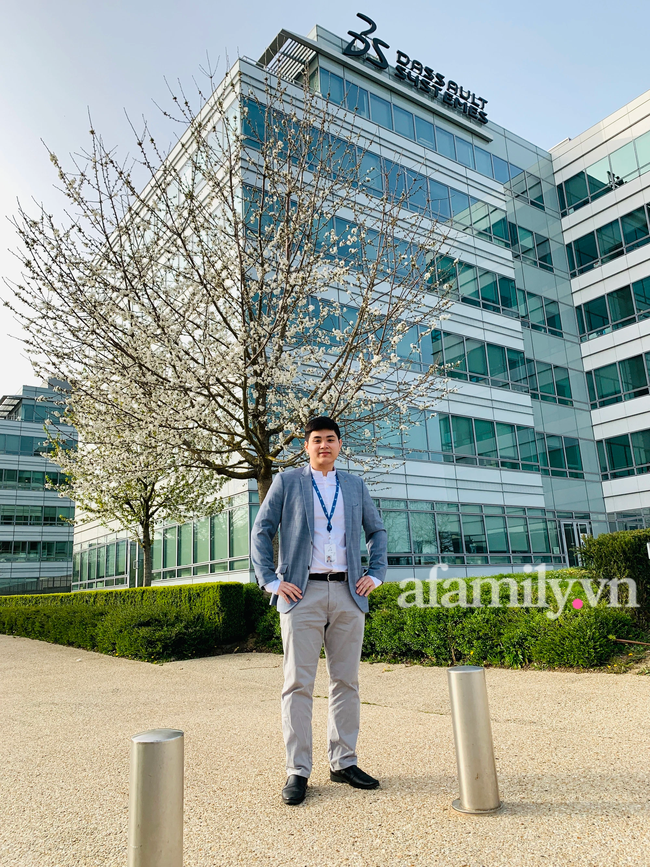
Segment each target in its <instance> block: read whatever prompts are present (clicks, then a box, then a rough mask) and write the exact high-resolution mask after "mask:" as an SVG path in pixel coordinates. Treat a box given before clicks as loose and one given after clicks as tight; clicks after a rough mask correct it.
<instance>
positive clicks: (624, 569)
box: [580, 529, 650, 625]
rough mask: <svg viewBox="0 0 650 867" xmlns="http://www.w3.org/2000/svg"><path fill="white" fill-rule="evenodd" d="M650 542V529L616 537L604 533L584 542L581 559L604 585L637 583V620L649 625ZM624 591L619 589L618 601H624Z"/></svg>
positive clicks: (626, 532) (621, 533)
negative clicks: (649, 557)
mask: <svg viewBox="0 0 650 867" xmlns="http://www.w3.org/2000/svg"><path fill="white" fill-rule="evenodd" d="M649 542H650V529H647V530H621V531H620V532H618V533H603V534H602V535H601V536H597V537H596V538H595V539H594V538H593V536H590V537H588V538H586V539H585V540H584V545H583V547H582V548H581V550H580V557H581V558H582V562H583V563H584V565H585V566H586V567H587V568H588V569H589V570H590V572H592V573H593V575H594V576H595V577H596V578H598V579H599V580H600V579H603V580H605V581H611V580H613V579H618V580H619V581H621V580H623V579H624V578H632V579H633V580H634V581H635V582H636V588H637V603H638V605H639V607H638V609H637V610H636V613H637V617H638V618H639V620H640V621H641V622H643V623H644V624H647V625H650V559H648V549H647V545H648V543H649ZM626 590H627V588H626V587H625V585H623V586H622V587H621V594H620V595H621V599H624V598H627V597H626Z"/></svg>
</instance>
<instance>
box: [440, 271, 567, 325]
mask: <svg viewBox="0 0 650 867" xmlns="http://www.w3.org/2000/svg"><path fill="white" fill-rule="evenodd" d="M434 279H435V282H436V283H437V284H439V285H444V284H449V285H450V286H451V297H452V298H457V299H458V300H459V301H460V302H461V303H462V304H470V305H472V306H474V307H481V308H483V309H484V310H491V311H492V312H494V313H501V314H502V315H503V316H510V317H512V318H516V319H520V320H521V323H522V325H524V326H525V327H526V328H532V329H534V330H535V331H543V332H545V333H546V334H552V335H553V336H555V337H563V336H564V333H563V327H562V319H563V317H564V318H565V319H566V318H567V317H569V316H570V317H571V318H573V316H574V313H573V307H571V306H570V305H568V304H562V305H560V303H559V302H558V301H556V300H553V299H551V298H545V297H544V296H542V295H536V294H535V293H533V292H527V291H526V290H525V289H520V288H518V287H517V285H516V283H515V281H514V279H513V278H512V277H508V276H506V275H504V274H496V273H495V272H494V271H489V270H487V269H486V268H478V267H475V266H474V265H470V264H469V263H467V262H461V261H458V262H456V261H455V260H454V259H451V258H450V257H449V256H437V257H436V260H435V278H434ZM561 308H563V309H562V310H561Z"/></svg>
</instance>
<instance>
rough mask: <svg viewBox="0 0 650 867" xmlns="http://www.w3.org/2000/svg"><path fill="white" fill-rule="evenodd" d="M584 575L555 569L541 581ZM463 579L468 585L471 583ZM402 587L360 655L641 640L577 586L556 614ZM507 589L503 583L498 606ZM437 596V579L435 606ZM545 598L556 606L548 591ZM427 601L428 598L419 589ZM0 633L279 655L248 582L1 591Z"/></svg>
mask: <svg viewBox="0 0 650 867" xmlns="http://www.w3.org/2000/svg"><path fill="white" fill-rule="evenodd" d="M616 535H618V534H616ZM587 575H588V573H586V572H584V571H580V570H559V571H556V572H552V573H549V575H548V576H547V577H548V578H559V579H560V580H565V579H576V578H585V577H586V576H587ZM494 577H495V578H514V579H515V580H516V581H517V582H519V583H520V582H521V581H523V580H524V579H526V578H531V577H532V578H533V587H535V586H536V585H535V581H536V576H535V575H534V574H533V575H532V576H531V575H524V574H518V575H500V576H494ZM463 580H464V581H465V583H466V584H470V583H471V581H472V580H473V579H471V578H470V579H463ZM412 586H413V585H412V584H411V585H410V587H412ZM562 586H563V587H566V585H565V584H563V585H562ZM408 589H409V586H407V587H406V588H402V587H400V586H399V585H398V584H395V583H387V584H385V585H383V586H382V587H380V588H378V589H377V590H375V591H374V592H373V593H372V594H371V596H370V599H369V602H370V612H369V614H368V617H367V620H366V633H365V639H364V645H363V656H364V658H365V659H383V660H391V661H402V662H407V661H408V662H424V663H432V664H435V665H450V664H462V663H465V664H467V663H478V664H487V665H500V666H506V667H513V668H518V667H521V666H525V665H538V666H545V667H571V668H574V667H578V668H593V667H598V666H601V665H604V664H606V663H607V662H609V661H610V660H611V658H612V657H613V656H615V655H617V654H620V653H621V650H622V647H621V645H620V644H617V643H615V642H613V641H612V640H611V639H610V638H609V636H610V635H616V637H618V638H632V639H635V638H641V640H644V635H645V633H644V632H643V628H642V624H640V623H639V622H638V619H636V618H635V614H634V609H628V608H618V609H617V608H610V607H608V605H607V599H604V600H601V602H600V603H599V604H598V605H597V606H596V607H594V608H592V607H591V605H589V604H588V602H587V599H586V598H585V592H584V589H583V588H582V587H581V586H580V585H577V584H576V585H575V586H574V588H573V591H572V592H571V593H570V595H569V598H568V602H567V605H566V607H565V609H564V612H563V613H562V614H561V615H560V616H559V617H558V618H557V619H556V620H551V619H549V618H548V617H547V616H546V614H545V612H544V610H543V609H539V608H523V607H522V608H508V607H505V606H501V607H495V608H491V607H488V603H489V602H490V588H489V587H483V590H482V599H481V601H482V607H479V608H462V607H460V606H459V607H454V608H447V607H444V606H440V607H432V608H418V607H415V606H413V607H409V608H402V607H400V605H399V604H398V598H399V597H400V595H401V594H403V593H404V592H405V590H408ZM507 589H508V588H507V587H506V586H502V587H501V588H500V591H501V592H500V595H501V602H502V603H505V602H506V601H507V600H508V593H507ZM444 592H446V591H444V590H443V588H442V587H441V586H440V585H439V586H438V602H440V599H441V597H442V594H443V593H444ZM468 597H471V591H470V588H469V587H468ZM574 598H582V599H583V600H584V602H585V605H584V606H583V607H582V609H581V610H575V609H574V608H573V607H572V606H571V601H572V600H573V599H574ZM547 599H548V601H549V603H551V604H553V602H554V597H553V594H552V593H551V592H550V589H548V595H547ZM621 599H622V600H623V594H622V593H621ZM424 601H425V602H430V601H432V600H429V599H428V597H427V591H426V589H425V596H424ZM533 601H535V596H534V595H533ZM0 632H3V633H5V634H10V635H23V636H26V637H28V638H36V639H41V640H44V641H50V642H54V643H57V644H65V645H70V646H73V647H81V648H85V649H87V650H96V651H100V652H102V653H112V654H116V655H119V656H126V657H130V658H132V659H142V660H147V661H166V660H171V659H186V658H190V657H195V656H207V655H209V654H210V653H213V652H214V650H215V649H216V648H217V647H219V646H221V645H229V644H233V643H235V642H244V641H245V640H246V638H247V636H249V635H251V633H254V637H255V646H256V647H257V648H258V649H266V650H273V651H276V652H282V640H281V636H280V620H279V616H278V612H277V609H276V608H272V607H270V606H269V597H268V595H267V594H266V593H264V592H263V591H262V590H260V589H259V588H258V587H257V586H256V585H255V584H240V583H239V582H224V583H206V584H193V585H179V586H176V587H161V588H158V587H154V588H144V589H142V588H140V589H135V590H96V591H90V592H84V593H59V594H48V595H46V596H6V597H0ZM645 640H648V639H647V637H646V638H645Z"/></svg>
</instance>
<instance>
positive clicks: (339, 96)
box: [320, 69, 343, 105]
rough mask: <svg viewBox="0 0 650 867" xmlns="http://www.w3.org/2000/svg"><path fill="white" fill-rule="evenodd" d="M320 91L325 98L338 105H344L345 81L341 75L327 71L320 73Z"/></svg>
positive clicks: (323, 70)
mask: <svg viewBox="0 0 650 867" xmlns="http://www.w3.org/2000/svg"><path fill="white" fill-rule="evenodd" d="M320 89H321V93H322V94H323V96H326V97H327V98H328V99H330V100H331V101H332V102H335V103H336V104H337V105H342V104H343V79H342V78H341V76H340V75H335V74H334V73H333V72H329V71H328V70H327V69H321V71H320Z"/></svg>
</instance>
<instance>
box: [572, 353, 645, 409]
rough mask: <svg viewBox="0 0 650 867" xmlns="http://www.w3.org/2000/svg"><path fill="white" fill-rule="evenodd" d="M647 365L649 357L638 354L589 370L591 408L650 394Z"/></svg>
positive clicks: (588, 382)
mask: <svg viewBox="0 0 650 867" xmlns="http://www.w3.org/2000/svg"><path fill="white" fill-rule="evenodd" d="M647 365H648V360H647V357H645V358H644V356H643V355H636V356H634V357H632V358H627V359H624V360H623V361H620V362H618V363H616V362H614V363H612V364H606V365H605V366H604V367H599V368H597V369H596V370H594V371H591V372H588V373H587V384H588V386H589V398H590V400H591V408H592V409H596V408H597V407H601V406H607V405H608V404H611V403H617V402H619V401H622V400H632V399H633V398H635V397H641V396H642V395H645V394H648V382H649V379H650V371H649V370H648V369H647Z"/></svg>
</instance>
